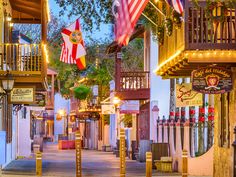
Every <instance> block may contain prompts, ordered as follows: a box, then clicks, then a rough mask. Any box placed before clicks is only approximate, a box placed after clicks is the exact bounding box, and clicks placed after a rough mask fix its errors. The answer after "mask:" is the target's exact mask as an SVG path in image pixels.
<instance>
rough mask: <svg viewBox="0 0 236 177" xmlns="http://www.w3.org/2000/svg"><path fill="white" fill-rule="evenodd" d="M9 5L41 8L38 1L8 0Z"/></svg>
mask: <svg viewBox="0 0 236 177" xmlns="http://www.w3.org/2000/svg"><path fill="white" fill-rule="evenodd" d="M10 3H11V5H12V6H13V5H24V6H26V7H33V8H35V9H41V6H40V2H39V1H27V0H10Z"/></svg>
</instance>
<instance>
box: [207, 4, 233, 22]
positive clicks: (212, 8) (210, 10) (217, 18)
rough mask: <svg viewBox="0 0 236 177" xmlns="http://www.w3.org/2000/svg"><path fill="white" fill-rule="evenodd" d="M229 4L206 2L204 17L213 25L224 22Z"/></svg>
mask: <svg viewBox="0 0 236 177" xmlns="http://www.w3.org/2000/svg"><path fill="white" fill-rule="evenodd" d="M228 7H229V4H228V3H226V2H220V1H209V0H208V1H207V5H206V8H205V11H206V17H207V18H208V19H210V21H213V22H214V23H218V22H223V21H225V17H226V15H227V13H228Z"/></svg>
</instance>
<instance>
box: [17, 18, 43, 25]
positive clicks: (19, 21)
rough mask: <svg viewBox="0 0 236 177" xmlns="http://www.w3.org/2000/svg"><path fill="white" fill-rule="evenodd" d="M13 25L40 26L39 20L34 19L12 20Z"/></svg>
mask: <svg viewBox="0 0 236 177" xmlns="http://www.w3.org/2000/svg"><path fill="white" fill-rule="evenodd" d="M12 22H13V23H27V24H41V19H36V18H13V19H12Z"/></svg>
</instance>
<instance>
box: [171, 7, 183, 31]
mask: <svg viewBox="0 0 236 177" xmlns="http://www.w3.org/2000/svg"><path fill="white" fill-rule="evenodd" d="M172 19H173V24H174V26H175V28H176V29H180V28H181V24H182V16H181V15H180V14H179V13H178V12H176V11H175V10H174V11H173V13H172Z"/></svg>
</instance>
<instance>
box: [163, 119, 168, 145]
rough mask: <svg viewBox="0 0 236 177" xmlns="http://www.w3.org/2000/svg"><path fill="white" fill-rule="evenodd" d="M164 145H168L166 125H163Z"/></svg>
mask: <svg viewBox="0 0 236 177" xmlns="http://www.w3.org/2000/svg"><path fill="white" fill-rule="evenodd" d="M163 142H164V143H168V123H167V122H166V123H164V140H163Z"/></svg>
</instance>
